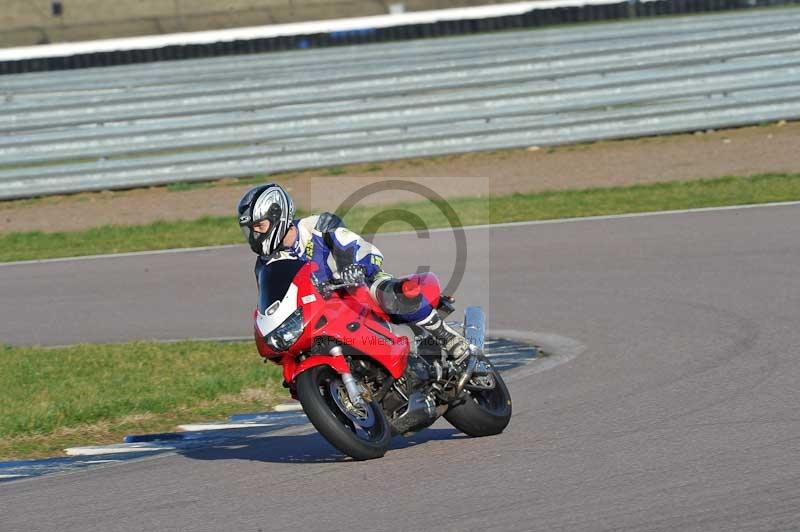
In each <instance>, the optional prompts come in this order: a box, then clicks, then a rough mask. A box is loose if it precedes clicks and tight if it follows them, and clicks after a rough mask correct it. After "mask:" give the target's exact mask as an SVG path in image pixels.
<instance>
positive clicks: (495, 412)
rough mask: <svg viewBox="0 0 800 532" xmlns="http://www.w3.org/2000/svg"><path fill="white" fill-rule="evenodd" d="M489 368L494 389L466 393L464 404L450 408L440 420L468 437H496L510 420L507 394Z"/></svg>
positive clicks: (495, 374)
mask: <svg viewBox="0 0 800 532" xmlns="http://www.w3.org/2000/svg"><path fill="white" fill-rule="evenodd" d="M486 362H488V363H489V365H490V366H491V368H492V372H491V376H492V378H493V379H494V383H495V385H494V388H492V389H491V390H474V389H472V390H469V389H468V390H466V392H465V393H466V395H467V397H466V398H465V400H464V402H462V403H459V404H457V405H455V406H452V407H450V409H448V410H447V412H445V414H444V418H445V419H446V420H447V421H448V422H449V423H450V424H451V425H453V426H454V427H455V428H457V429H458V430H460V431H461V432H463V433H464V434H466V435H468V436H473V437H480V436H493V435H495V434H500V433H501V432H503V430H505V428H506V427H507V426H508V422H509V421H510V420H511V394H510V393H509V391H508V388H507V387H506V383H505V382H503V378H502V377H501V376H500V373H499V372H498V371H497V370H496V369H495V368H494V366H493V365H491V362H489V361H488V360H486Z"/></svg>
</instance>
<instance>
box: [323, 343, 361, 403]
mask: <svg viewBox="0 0 800 532" xmlns="http://www.w3.org/2000/svg"><path fill="white" fill-rule="evenodd" d="M329 353H330V355H331V356H333V357H340V356H343V355H344V352H343V351H342V347H341V346H338V345H335V346H333V347H332V348H331V350H330V351H329ZM341 376H342V382H343V383H344V387H345V389H346V390H347V396H348V397H349V398H350V402H351V403H353V404H354V405H355V406H358V407H364V406H366V404H365V401H364V397H363V396H362V395H361V389H360V388H359V387H358V382H356V379H355V377H353V374H352V373H350V372H349V371H347V372H344V373H341Z"/></svg>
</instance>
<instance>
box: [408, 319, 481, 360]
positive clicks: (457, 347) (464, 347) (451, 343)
mask: <svg viewBox="0 0 800 532" xmlns="http://www.w3.org/2000/svg"><path fill="white" fill-rule="evenodd" d="M417 325H418V326H419V327H421V328H422V329H424V330H425V331H427V332H428V334H429V335H430V336H431V338H433V339H434V340H435V341H436V343H437V344H439V346H440V347H441V348H442V349H443V350H444V351H445V353H447V358H448V359H450V360H452V361H453V362H455V364H456V365H459V366H460V365H461V364H463V363H464V361H465V360H467V359H468V358H469V356H470V355H471V354H472V350H471V349H470V345H469V342H468V341H467V339H466V338H464V337H463V336H461V335H460V334H458V333H457V332H456V331H454V330H453V328H452V327H450V326H449V325H448V324H447V323H445V321H444V320H443V319H442V318H441V316H439V313H438V312H436V311H435V310H434V311H433V312H431V313H430V314H429V315H428V316H427V317H426V318H424V319H422V320H420V321H418V322H417Z"/></svg>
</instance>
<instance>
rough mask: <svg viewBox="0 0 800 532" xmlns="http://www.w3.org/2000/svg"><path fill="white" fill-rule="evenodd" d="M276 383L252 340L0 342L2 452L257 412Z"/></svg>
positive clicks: (27, 453) (30, 451) (275, 393)
mask: <svg viewBox="0 0 800 532" xmlns="http://www.w3.org/2000/svg"><path fill="white" fill-rule="evenodd" d="M281 381H282V377H281V374H280V368H278V367H277V366H274V365H272V364H263V363H261V362H260V358H259V357H258V355H257V354H256V351H255V347H254V344H253V343H252V342H237V343H218V342H190V341H187V342H178V343H158V342H136V343H127V344H109V345H78V346H74V347H68V348H59V349H47V348H41V347H32V348H12V347H0V390H2V391H0V459H8V458H20V457H31V456H47V455H50V456H52V455H53V454H54V453H57V452H58V451H60V450H61V449H63V448H64V447H67V446H70V445H87V444H102V443H120V442H121V438H122V437H123V436H124V435H125V434H129V433H131V432H158V431H163V430H173V429H174V428H175V425H176V424H179V423H185V422H191V421H198V420H210V419H219V418H223V417H224V416H227V415H230V414H234V413H241V412H242V411H248V410H249V411H253V410H256V411H260V410H264V409H267V408H269V407H270V406H271V405H273V404H275V403H276V402H280V401H281V400H283V399H285V398H286V397H287V394H286V392H285V391H283V389H282V387H281V385H280V382H281Z"/></svg>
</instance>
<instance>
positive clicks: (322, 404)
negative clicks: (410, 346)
mask: <svg viewBox="0 0 800 532" xmlns="http://www.w3.org/2000/svg"><path fill="white" fill-rule="evenodd" d="M337 380H338V381H337ZM343 386H344V385H343V384H342V383H341V377H340V376H339V374H338V373H336V372H335V371H334V370H333V369H332V368H330V367H329V366H317V367H314V368H311V369H309V370H307V371H304V372H303V373H301V374H300V375H298V376H297V398H298V399H299V400H300V404H301V405H302V406H303V411H304V412H305V413H306V416H308V419H309V421H311V424H312V425H314V428H316V429H317V431H318V432H319V433H320V434H322V436H323V437H324V438H325V439H326V440H328V442H329V443H330V444H331V445H333V446H334V447H336V448H337V449H338V450H340V451H341V452H343V453H344V454H346V455H348V456H350V457H351V458H353V459H355V460H371V459H373V458H380V457H382V456H383V455H384V454H386V450H387V449H388V448H389V442H390V440H391V438H392V430H391V426H390V425H389V422H388V421H387V419H386V415H385V414H384V412H383V409H382V408H381V407H380V405H379V404H376V403H366V408H367V409H369V410H368V411H365V412H366V417H367V420H366V422H368V423H369V424H370V426H369V427H366V428H365V427H364V426H362V425H361V424H359V419H357V418H354V417H353V414H352V413H350V414H348V412H347V411H346V410H345V409H343V408H342V406H340V405H341V399H340V400H339V402H338V403H337V400H336V399H335V398H334V397H333V394H334V393H335V392H334V391H332V390H334V389H339V387H343ZM366 422H365V424H366Z"/></svg>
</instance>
